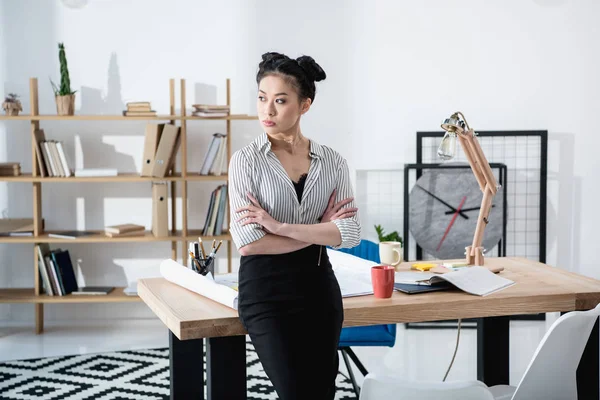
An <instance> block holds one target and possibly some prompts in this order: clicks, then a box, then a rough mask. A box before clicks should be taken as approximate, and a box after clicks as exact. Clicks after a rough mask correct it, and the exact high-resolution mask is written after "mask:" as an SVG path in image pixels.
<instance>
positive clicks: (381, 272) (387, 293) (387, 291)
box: [371, 265, 396, 299]
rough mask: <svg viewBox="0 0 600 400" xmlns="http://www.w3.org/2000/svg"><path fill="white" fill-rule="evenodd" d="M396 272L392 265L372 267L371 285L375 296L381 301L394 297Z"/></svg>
mask: <svg viewBox="0 0 600 400" xmlns="http://www.w3.org/2000/svg"><path fill="white" fill-rule="evenodd" d="M395 273H396V270H395V269H394V267H392V266H390V265H376V266H374V267H371V283H372V284H373V294H374V295H375V297H377V298H380V299H387V298H390V297H392V292H393V291H394V274H395Z"/></svg>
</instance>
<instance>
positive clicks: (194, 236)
mask: <svg viewBox="0 0 600 400" xmlns="http://www.w3.org/2000/svg"><path fill="white" fill-rule="evenodd" d="M201 233H202V230H201V229H188V233H187V236H186V237H185V238H182V240H186V241H188V242H197V241H198V236H200V237H202V241H203V242H211V243H212V240H213V239H215V240H216V241H217V242H218V241H219V240H223V241H225V240H231V234H230V233H229V232H225V233H223V234H222V235H217V236H202V234H201ZM204 247H206V244H205V245H204ZM221 251H224V249H223V248H221V249H220V250H219V253H221Z"/></svg>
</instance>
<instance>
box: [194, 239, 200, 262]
mask: <svg viewBox="0 0 600 400" xmlns="http://www.w3.org/2000/svg"><path fill="white" fill-rule="evenodd" d="M199 256H200V249H199V247H198V242H194V258H198V257H199Z"/></svg>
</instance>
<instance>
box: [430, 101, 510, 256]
mask: <svg viewBox="0 0 600 400" xmlns="http://www.w3.org/2000/svg"><path fill="white" fill-rule="evenodd" d="M442 129H443V130H445V131H446V134H445V135H444V138H443V139H442V142H441V143H440V147H439V148H438V152H437V153H438V156H439V157H440V158H441V159H442V160H451V159H452V158H453V157H454V154H455V153H456V138H458V141H459V142H460V145H461V147H462V149H463V152H464V153H465V157H466V158H467V161H468V162H469V165H470V166H471V170H472V171H473V174H474V175H475V178H476V179H477V183H479V188H480V189H481V191H482V192H483V199H482V200H481V207H480V208H479V216H478V217H477V227H476V228H475V235H474V236H473V244H472V245H471V246H467V247H466V248H465V249H466V252H465V254H466V256H467V264H468V265H478V266H483V247H482V246H481V241H482V240H483V231H484V229H485V226H486V225H487V223H488V216H489V214H490V210H491V209H492V200H493V198H494V195H495V194H496V192H497V190H498V189H499V188H500V186H498V183H497V182H496V177H495V176H494V173H493V172H492V169H491V168H490V164H489V163H488V161H487V159H486V158H485V155H484V154H483V150H482V149H481V146H480V145H479V141H478V140H477V134H476V133H475V131H474V130H473V129H472V128H470V127H469V124H468V123H467V119H466V118H465V116H464V115H463V113H461V112H460V111H457V112H455V113H454V114H452V115H451V116H450V118H447V119H446V120H444V122H443V123H442Z"/></svg>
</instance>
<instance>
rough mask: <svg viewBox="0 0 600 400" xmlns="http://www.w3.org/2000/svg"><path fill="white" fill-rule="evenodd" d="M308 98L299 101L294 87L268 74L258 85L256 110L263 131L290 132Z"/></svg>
mask: <svg viewBox="0 0 600 400" xmlns="http://www.w3.org/2000/svg"><path fill="white" fill-rule="evenodd" d="M309 108H310V99H306V100H304V101H302V102H300V100H299V98H298V93H297V92H296V89H295V88H294V87H293V86H292V85H290V84H288V83H287V82H286V81H285V80H284V79H283V78H281V77H280V76H278V75H268V76H265V77H264V78H263V79H261V81H260V83H259V85H258V98H257V101H256V111H257V113H258V118H259V120H260V122H261V125H262V127H263V129H264V130H265V132H267V133H271V134H275V133H292V132H293V131H294V129H295V128H296V127H297V126H298V123H299V121H300V116H301V115H302V114H304V113H305V112H306V111H308V109H309Z"/></svg>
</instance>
